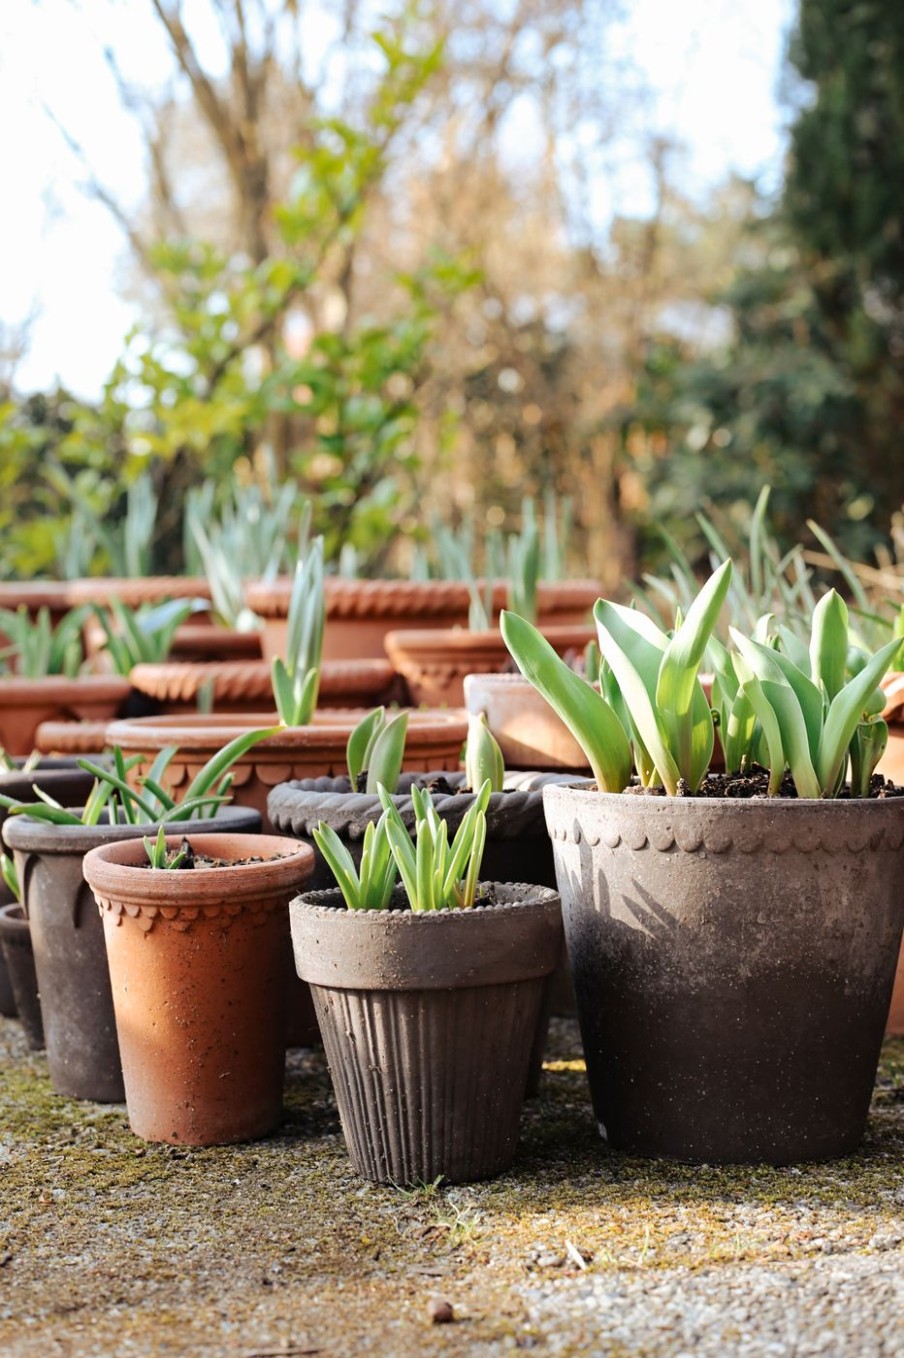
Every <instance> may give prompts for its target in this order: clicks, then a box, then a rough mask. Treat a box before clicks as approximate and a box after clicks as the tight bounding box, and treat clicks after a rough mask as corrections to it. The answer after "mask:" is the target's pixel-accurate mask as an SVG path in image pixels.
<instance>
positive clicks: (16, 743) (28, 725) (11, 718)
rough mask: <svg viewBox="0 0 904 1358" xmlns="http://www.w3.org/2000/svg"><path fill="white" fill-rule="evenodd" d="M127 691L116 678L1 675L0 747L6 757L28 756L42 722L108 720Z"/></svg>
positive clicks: (126, 682)
mask: <svg viewBox="0 0 904 1358" xmlns="http://www.w3.org/2000/svg"><path fill="white" fill-rule="evenodd" d="M130 692H131V686H130V684H129V681H128V679H120V678H119V677H118V676H117V675H84V676H82V677H80V678H76V679H66V678H64V677H63V676H62V675H53V676H50V677H49V678H47V679H22V678H19V677H18V676H16V675H4V676H3V677H2V678H0V745H2V746H3V748H4V749H5V750H6V752H7V754H12V755H27V754H30V753H31V751H32V750H33V749H34V744H35V735H36V732H37V729H38V727H39V726H40V725H41V723H42V722H45V721H72V722H77V721H83V720H86V721H92V720H100V719H111V718H113V717H115V716H116V715H117V713H118V712H119V710H120V709H121V708H122V706H123V704H124V703H125V701H126V699H127V698H128V696H129V693H130Z"/></svg>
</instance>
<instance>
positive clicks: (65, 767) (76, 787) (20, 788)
mask: <svg viewBox="0 0 904 1358" xmlns="http://www.w3.org/2000/svg"><path fill="white" fill-rule="evenodd" d="M15 763H16V764H17V765H18V767H17V768H16V769H10V770H4V771H2V772H0V792H2V793H4V795H5V796H7V797H12V798H14V799H15V800H16V801H18V802H34V801H37V800H38V796H37V793H36V792H35V786H37V787H39V788H40V789H41V790H42V792H47V793H49V795H50V796H51V797H53V798H54V799H55V800H56V801H58V802H59V803H60V804H61V805H62V806H79V805H80V804H81V803H82V802H83V801H84V800H85V798H86V797H87V795H88V793H89V792H90V791H91V784H92V783H93V782H94V779H93V778H92V776H91V774H90V773H86V772H85V771H84V769H80V768H79V767H78V764H77V762H76V761H75V760H74V759H41V760H39V761H38V763H37V765H36V766H35V768H33V769H32V770H31V771H30V772H29V773H23V772H22V765H23V764H24V763H25V760H24V759H17V760H16V761H15ZM8 814H9V813H8V811H7V809H6V807H5V806H0V830H2V827H3V823H4V821H5V820H6V818H7V815H8ZM11 901H12V896H11V895H10V894H9V892H8V891H7V890H6V888H5V887H2V886H0V905H8V904H9V903H10V902H11ZM15 1013H16V999H15V993H14V989H13V985H12V978H11V977H10V975H9V971H8V968H7V964H6V960H5V956H4V954H3V952H2V950H0V1014H5V1015H6V1017H7V1018H12V1017H13V1016H14V1015H15Z"/></svg>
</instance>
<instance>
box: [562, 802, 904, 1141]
mask: <svg viewBox="0 0 904 1358" xmlns="http://www.w3.org/2000/svg"><path fill="white" fill-rule="evenodd" d="M543 795H544V806H545V809H546V819H547V824H548V826H549V832H550V835H551V837H552V840H553V847H554V850H555V857H556V873H557V877H558V882H559V889H560V892H561V896H562V908H563V913H564V917H565V931H566V937H567V942H568V952H569V956H570V959H571V965H572V970H573V973H574V983H575V991H576V995H577V1004H578V1016H579V1019H580V1024H581V1033H582V1036H583V1040H584V1051H585V1055H586V1059H587V1074H588V1079H589V1081H590V1090H591V1095H592V1098H593V1105H594V1109H595V1112H596V1116H597V1119H598V1121H599V1124H600V1130H601V1131H602V1133H603V1135H604V1136H605V1137H606V1138H607V1139H608V1141H609V1142H610V1144H611V1145H612V1146H614V1147H615V1148H616V1149H618V1150H623V1151H627V1152H628V1153H630V1154H637V1155H651V1156H660V1155H664V1156H673V1157H676V1158H679V1159H686V1160H695V1161H708V1162H711V1163H732V1162H745V1161H765V1162H768V1163H771V1164H786V1163H789V1162H791V1161H796V1160H823V1159H828V1158H831V1157H833V1156H840V1155H846V1154H849V1153H850V1152H851V1151H853V1150H855V1149H856V1147H857V1145H858V1144H859V1142H860V1140H861V1138H862V1136H863V1131H864V1127H865V1124H866V1117H867V1112H868V1109H869V1103H870V1096H871V1093H872V1088H873V1083H874V1080H875V1074H876V1066H877V1063H878V1057H879V1049H880V1045H881V1042H882V1035H883V1030H884V1026H885V1019H886V1016H887V1014H888V1004H889V999H890V996H891V988H892V982H893V979H894V971H895V963H896V958H897V954H898V949H899V946H900V941H901V932H902V927H904V892H902V890H901V882H902V880H904V799H888V800H862V801H803V800H801V801H795V800H785V799H778V798H774V799H768V800H767V799H763V800H756V801H746V800H738V799H733V798H732V799H725V800H715V799H712V800H707V799H701V798H666V797H648V796H635V795H630V794H621V795H613V794H605V793H599V792H596V791H588V790H586V789H580V788H568V787H553V788H548V789H547V790H546V791H545V792H544V794H543Z"/></svg>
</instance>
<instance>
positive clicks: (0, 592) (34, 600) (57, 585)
mask: <svg viewBox="0 0 904 1358" xmlns="http://www.w3.org/2000/svg"><path fill="white" fill-rule="evenodd" d="M22 604H24V605H25V607H26V608H27V609H28V614H29V617H31V618H36V617H37V615H38V613H39V612H40V610H41V609H42V608H46V609H47V610H48V612H49V613H50V621H51V623H52V625H53V626H54V627H56V625H57V623H58V622H61V621H62V619H63V618H64V617H65V615H66V614H67V613H68V612H69V609H70V608H71V607H72V605H71V603H70V601H69V596H68V593H67V586H66V583H65V581H62V580H4V581H3V582H2V583H0V608H8V609H9V610H10V611H11V612H12V613H15V611H16V609H17V608H19V607H20V605H22Z"/></svg>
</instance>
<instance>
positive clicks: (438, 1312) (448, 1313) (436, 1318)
mask: <svg viewBox="0 0 904 1358" xmlns="http://www.w3.org/2000/svg"><path fill="white" fill-rule="evenodd" d="M427 1318H428V1320H429V1321H430V1323H431V1324H433V1325H451V1323H452V1321H453V1320H454V1319H455V1312H454V1311H453V1310H452V1307H451V1305H450V1303H449V1302H447V1301H442V1300H440V1298H438V1297H434V1298H433V1300H432V1301H430V1302H428V1304H427Z"/></svg>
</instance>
